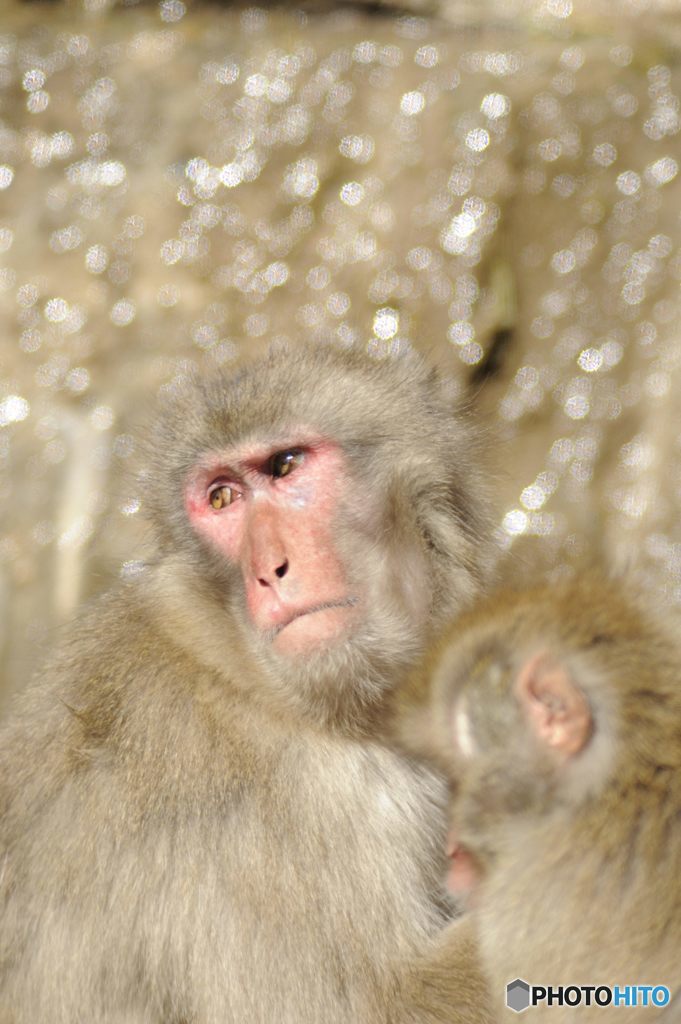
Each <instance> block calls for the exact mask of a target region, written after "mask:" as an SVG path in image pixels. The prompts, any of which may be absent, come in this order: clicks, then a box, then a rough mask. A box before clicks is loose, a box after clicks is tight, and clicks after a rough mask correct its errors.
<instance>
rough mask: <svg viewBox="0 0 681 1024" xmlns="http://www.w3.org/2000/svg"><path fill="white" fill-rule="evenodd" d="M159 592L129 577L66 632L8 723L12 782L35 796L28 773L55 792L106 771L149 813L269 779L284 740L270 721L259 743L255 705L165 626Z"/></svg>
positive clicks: (87, 783)
mask: <svg viewBox="0 0 681 1024" xmlns="http://www.w3.org/2000/svg"><path fill="white" fill-rule="evenodd" d="M154 596H155V594H154V588H153V586H152V585H151V581H147V580H140V581H137V582H135V583H134V584H130V585H127V584H126V585H124V586H122V587H120V588H118V589H116V590H114V591H112V592H111V593H109V594H107V595H105V596H104V597H102V598H100V599H99V600H96V601H95V602H93V603H92V604H91V605H90V606H89V607H88V608H86V609H85V611H84V612H83V613H82V614H81V616H80V617H79V619H78V621H77V622H75V623H74V624H73V625H72V626H71V628H70V629H69V630H68V631H67V632H66V633H65V635H64V638H63V641H62V643H61V645H60V646H59V648H58V650H57V652H56V653H55V654H54V655H51V656H50V659H49V661H48V662H46V664H45V665H44V667H43V668H42V669H41V670H40V671H39V672H38V674H37V676H36V678H35V679H34V681H33V683H32V684H31V685H30V686H29V687H28V688H27V691H26V692H25V693H24V694H23V695H21V697H20V699H19V700H18V701H17V705H16V708H15V709H14V711H13V712H12V713H11V714H10V715H9V716H8V719H7V721H6V722H5V724H4V727H3V732H4V738H3V741H2V744H1V745H2V747H3V755H2V761H3V762H4V764H5V765H6V772H5V778H6V779H8V780H9V788H10V789H11V790H14V791H15V792H23V793H24V796H25V795H26V790H25V788H23V786H22V780H19V779H17V775H18V774H21V775H22V776H24V777H25V781H26V782H27V784H29V785H30V787H35V788H37V790H38V791H42V790H46V791H49V792H54V789H55V787H59V786H60V785H68V786H69V787H73V786H75V787H76V788H78V787H81V788H87V787H91V786H92V785H93V784H95V785H96V780H97V779H98V778H99V779H101V780H102V781H103V784H104V785H105V788H106V786H112V787H113V785H114V784H117V783H118V782H120V784H121V785H123V786H124V788H125V790H126V800H127V802H128V807H129V808H130V807H131V806H134V805H135V804H138V805H139V811H140V813H141V814H144V813H147V811H148V809H149V808H150V807H152V806H153V807H157V808H159V809H161V805H162V804H163V803H164V802H167V803H168V804H169V805H174V806H175V807H176V808H179V807H180V806H181V805H182V803H183V802H185V801H186V802H190V803H191V804H192V805H196V801H199V802H200V801H202V800H204V801H208V802H209V803H211V804H212V803H214V802H215V801H226V802H230V801H233V800H234V799H235V794H236V793H240V792H242V791H243V789H244V787H246V786H247V785H248V783H249V780H252V779H253V778H254V777H255V776H256V775H257V776H258V778H259V779H260V780H261V779H262V776H263V774H264V773H265V772H266V771H267V759H268V753H269V752H270V749H271V747H273V746H274V745H276V742H277V739H276V737H275V736H272V737H271V743H270V742H268V736H267V730H266V729H265V728H264V725H262V724H261V725H260V726H259V728H258V746H257V748H255V749H254V744H253V743H252V741H251V740H250V736H251V735H253V731H254V730H253V717H254V716H255V715H256V714H257V712H256V710H255V709H253V708H247V707H245V704H244V700H243V698H242V696H241V695H240V694H239V692H238V691H237V690H236V689H235V691H234V692H233V693H232V692H231V688H230V686H229V677H228V676H227V675H225V674H223V675H221V676H219V675H218V673H217V672H216V671H215V670H214V669H212V668H211V667H210V666H209V665H206V664H204V663H202V662H201V661H199V660H197V659H196V658H195V657H193V656H192V655H191V653H190V651H189V650H188V648H187V647H186V645H185V644H183V643H179V642H176V641H175V640H174V639H173V638H172V635H171V633H172V630H166V629H164V628H163V623H162V621H161V616H160V615H159V614H158V608H157V607H156V608H155V601H154ZM235 661H236V657H235ZM27 752H28V753H29V756H28V757H27ZM46 795H47V794H46ZM166 810H167V808H166Z"/></svg>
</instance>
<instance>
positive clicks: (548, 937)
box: [398, 575, 681, 1024]
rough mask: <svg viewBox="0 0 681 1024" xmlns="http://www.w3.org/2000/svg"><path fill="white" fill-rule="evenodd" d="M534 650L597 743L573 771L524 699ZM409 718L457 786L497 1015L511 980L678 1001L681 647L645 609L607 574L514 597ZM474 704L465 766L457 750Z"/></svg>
mask: <svg viewBox="0 0 681 1024" xmlns="http://www.w3.org/2000/svg"><path fill="white" fill-rule="evenodd" d="M677 628H678V627H677ZM538 652H540V653H541V652H545V653H546V655H547V656H548V657H549V658H550V659H551V660H552V662H553V663H554V664H556V665H559V666H562V668H563V669H564V670H565V671H566V672H567V673H569V676H570V678H571V679H572V680H573V681H574V682H575V684H576V685H577V687H578V688H579V690H580V691H581V692H582V693H583V694H584V696H585V697H586V699H587V702H588V705H589V708H590V714H591V719H592V732H591V735H590V736H589V738H588V741H587V743H586V745H585V747H584V749H583V750H581V751H580V752H579V753H577V754H575V755H574V756H573V757H572V758H569V759H567V760H561V759H560V758H556V757H554V756H552V755H551V751H550V750H547V749H544V747H543V746H542V744H541V743H540V742H538V740H537V738H536V737H535V735H534V734H533V731H532V729H531V728H530V725H529V724H528V719H527V718H526V717H525V716H524V714H523V711H522V708H521V706H520V704H519V702H518V699H517V696H516V695H515V693H514V691H513V686H514V681H515V680H517V679H518V676H519V673H520V671H521V669H522V666H523V665H524V664H527V663H528V660H529V659H531V658H532V657H533V656H534V655H536V654H537V653H538ZM398 707H399V710H400V716H399V719H398V728H399V730H400V732H401V734H402V739H403V741H406V742H407V743H408V745H409V747H410V748H411V749H414V750H418V751H420V752H421V753H426V752H428V753H429V754H430V755H431V757H433V758H434V759H435V760H436V761H437V763H438V764H439V765H440V766H441V767H442V768H443V770H444V771H445V772H446V773H447V774H448V775H449V777H450V780H451V784H452V815H453V821H454V827H455V830H456V836H457V839H458V840H459V841H460V842H461V843H462V844H464V845H465V847H466V848H467V849H468V850H469V851H470V852H472V853H474V854H475V856H476V857H477V859H478V862H479V868H480V871H481V881H480V884H479V888H478V889H477V890H476V893H475V903H474V905H475V909H474V912H473V917H474V922H471V924H473V923H474V924H475V930H476V933H477V936H478V939H479V942H480V946H481V951H482V957H483V962H484V964H485V968H486V970H487V973H488V978H489V981H490V990H491V992H492V994H493V998H494V999H495V1002H496V1009H497V1012H498V1013H499V1014H500V1015H501V1016H502V1017H503V1019H506V1018H507V1017H508V1018H510V1017H511V1012H510V1011H507V1010H504V1009H503V1008H502V1004H503V995H504V992H505V985H506V983H507V982H508V981H511V980H512V979H514V978H517V977H521V978H524V979H526V980H527V981H529V982H530V983H532V984H537V985H548V984H553V985H570V984H576V985H589V984H591V985H594V984H596V985H598V984H605V985H615V984H619V985H634V984H640V985H646V984H648V985H658V984H662V985H667V986H668V987H669V988H670V989H671V992H672V994H673V993H675V992H676V991H678V989H679V987H680V986H681V960H680V958H679V950H680V949H681V885H680V884H679V879H680V878H681V645H680V644H679V642H678V640H677V639H676V637H675V636H674V632H673V626H672V624H671V623H669V624H665V622H664V614H663V613H662V612H660V611H659V610H656V609H655V606H654V604H653V603H652V602H651V601H650V600H649V598H646V597H645V596H641V597H638V596H637V595H636V592H635V589H634V587H632V586H630V585H629V584H628V583H626V582H622V581H619V580H618V581H614V582H610V581H607V580H605V579H602V578H600V577H598V576H596V575H586V576H585V577H583V578H581V579H579V580H578V581H576V582H572V583H566V584H561V585H559V586H545V587H540V588H537V589H534V590H528V591H525V592H520V593H513V592H502V593H500V594H499V595H497V596H495V597H493V598H490V599H487V601H485V602H483V603H482V604H481V605H480V606H478V607H476V608H474V609H473V610H471V611H470V612H469V613H467V614H466V615H465V616H464V617H463V618H462V619H461V620H460V621H458V622H457V623H456V624H455V626H454V628H453V629H452V630H450V631H449V632H448V633H447V634H446V635H445V637H444V639H443V641H442V643H441V645H440V646H439V647H438V648H436V649H435V650H434V651H433V653H432V654H431V656H430V659H429V661H428V663H427V665H426V666H425V668H424V670H423V671H422V672H420V673H418V674H417V675H415V676H414V677H413V679H411V680H410V682H409V684H408V685H407V686H405V688H404V689H403V691H402V692H401V694H400V695H399V699H398ZM462 707H465V708H466V709H467V718H468V723H469V727H470V734H469V735H470V742H471V749H472V751H473V752H472V753H469V754H468V755H467V756H465V755H464V753H463V752H462V750H460V749H459V750H457V744H456V742H455V735H456V718H455V713H456V710H457V709H459V708H462ZM678 1012H679V1011H678V1007H676V1006H675V1007H674V1008H673V1009H671V1008H670V1010H669V1011H667V1013H668V1016H664V1018H663V1019H664V1020H665V1021H666V1020H669V1021H672V1020H676V1019H677V1014H678ZM531 1013H532V1015H533V1019H537V1020H542V1021H543V1020H546V1021H547V1024H548V1022H550V1024H554V1022H555V1024H562V1022H568V1021H574V1020H580V1021H581V1020H593V1021H599V1022H603V1024H608V1022H609V1021H611V1020H612V1021H613V1022H614V1021H621V1022H623V1024H627V1022H629V1021H638V1020H643V1019H646V1020H656V1019H658V1017H659V1014H660V1011H659V1010H655V1009H651V1008H649V1009H646V1010H643V1009H641V1008H637V1009H629V1010H627V1009H625V1008H622V1007H610V1008H608V1009H606V1008H601V1007H594V1008H592V1009H586V1008H584V1007H580V1008H579V1009H574V1008H568V1007H564V1008H560V1007H558V1006H557V1005H554V1006H551V1007H550V1008H547V1007H545V1008H543V1009H542V1008H537V1009H535V1010H532V1011H531Z"/></svg>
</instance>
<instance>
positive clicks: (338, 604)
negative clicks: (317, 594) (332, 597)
mask: <svg viewBox="0 0 681 1024" xmlns="http://www.w3.org/2000/svg"><path fill="white" fill-rule="evenodd" d="M357 601H358V599H357V598H356V597H346V598H343V600H340V601H322V602H321V603H320V604H314V605H311V606H310V607H309V608H303V609H301V611H297V612H294V613H293V614H292V615H290V616H289V617H288V618H287V619H284V621H283V622H279V623H277V625H276V626H273V627H272V629H268V630H267V632H266V633H265V636H266V638H267V639H268V640H274V639H275V638H276V637H277V636H279V634H280V633H281V632H282V630H284V629H286V627H287V626H290V625H291V623H292V622H296V621H297V620H298V619H302V618H304V617H305V616H307V615H314V614H316V613H317V612H325V611H328V609H330V608H352V607H354V606H355V605H356V604H357Z"/></svg>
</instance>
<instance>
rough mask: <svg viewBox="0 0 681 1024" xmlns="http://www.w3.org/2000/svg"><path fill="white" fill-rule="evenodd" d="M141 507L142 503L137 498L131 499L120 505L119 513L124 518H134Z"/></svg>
mask: <svg viewBox="0 0 681 1024" xmlns="http://www.w3.org/2000/svg"><path fill="white" fill-rule="evenodd" d="M141 507H142V502H141V501H140V500H139V498H131V499H130V500H129V501H126V502H124V503H123V504H122V505H121V512H122V513H123V515H124V516H136V515H137V513H138V512H139V510H140V509H141Z"/></svg>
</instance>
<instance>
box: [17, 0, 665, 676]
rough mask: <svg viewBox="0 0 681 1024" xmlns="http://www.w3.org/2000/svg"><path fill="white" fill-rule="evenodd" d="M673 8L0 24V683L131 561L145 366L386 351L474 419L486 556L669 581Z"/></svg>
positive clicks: (589, 6) (82, 13)
mask: <svg viewBox="0 0 681 1024" xmlns="http://www.w3.org/2000/svg"><path fill="white" fill-rule="evenodd" d="M680 50H681V15H680V13H679V5H678V4H677V3H676V2H671V0H669V2H666V3H665V2H656V3H652V2H649V3H646V2H643V0H641V2H634V0H630V2H621V3H617V4H614V3H605V2H601V3H597V2H596V3H586V2H582V0H572V2H570V0H546V2H544V3H531V2H529V0H522V2H521V0H517V2H511V0H508V2H496V3H495V2H488V3H486V4H479V3H475V4H474V3H467V4H464V3H458V2H456V0H450V2H449V3H443V4H441V5H438V4H432V3H431V4H416V3H415V4H413V5H411V6H409V7H407V8H402V9H399V10H398V9H395V8H392V7H386V8H385V9H384V10H379V11H376V10H374V9H371V10H370V9H367V8H364V7H362V6H361V5H359V6H357V7H354V8H350V7H347V6H344V7H343V8H338V9H334V7H333V5H324V6H318V7H312V6H311V7H308V8H307V10H305V11H300V10H296V9H294V8H293V7H284V8H278V9H274V8H267V9H265V8H258V7H236V6H232V5H227V4H224V5H222V6H220V5H202V4H200V3H195V4H189V3H186V4H183V3H181V2H179V0H166V2H163V3H160V4H156V3H148V4H138V5H136V4H118V5H116V4H110V3H102V2H100V0H87V2H84V3H80V2H79V3H71V4H58V3H57V4H55V3H44V4H43V3H30V4H20V3H13V2H12V0H5V4H4V6H3V7H2V13H1V14H0V260H1V261H2V262H1V263H0V326H1V334H0V467H1V469H0V472H1V473H2V477H1V480H2V484H1V494H0V508H1V516H2V537H1V539H0V652H1V661H2V673H3V682H2V686H3V688H4V690H5V691H8V690H10V689H12V688H15V687H18V686H20V685H22V683H23V682H24V681H25V679H26V678H27V677H28V675H29V674H30V672H31V671H32V670H33V669H34V667H35V665H36V664H39V663H40V662H41V660H43V659H44V658H45V657H48V656H49V654H48V652H49V648H50V645H51V644H52V642H53V640H54V636H55V630H56V629H57V628H58V626H59V624H60V623H62V622H64V621H65V620H68V619H69V618H70V617H71V616H72V615H73V614H74V613H75V612H76V610H77V607H78V605H79V604H80V603H81V602H82V601H83V600H85V599H86V598H87V597H88V596H90V595H92V594H95V593H97V592H99V591H101V590H102V589H103V588H105V587H106V586H108V585H109V583H110V582H111V580H112V579H115V578H116V577H118V576H119V575H121V574H122V575H124V576H125V575H129V574H131V573H134V572H135V571H137V570H138V567H139V564H140V560H142V559H143V558H144V556H145V552H146V551H147V544H146V539H145V531H144V527H143V513H144V499H145V495H144V489H143V487H142V486H140V485H139V484H138V483H137V481H136V479H135V476H134V473H133V472H131V470H130V467H131V466H133V465H134V460H135V450H136V444H137V440H136V439H137V438H138V437H139V431H140V430H141V429H143V426H142V424H143V423H144V421H145V418H146V417H147V416H148V414H149V412H150V410H151V409H152V408H153V405H154V401H155V396H156V394H157V393H158V391H159V389H161V388H164V387H167V386H169V385H171V384H172V382H173V381H174V380H176V379H177V378H178V377H182V375H184V374H186V373H187V371H188V369H189V368H190V367H193V366H195V365H196V366H199V367H203V366H209V365H212V364H214V363H215V362H218V363H222V364H229V363H231V362H232V361H235V360H236V359H238V356H239V354H240V353H241V352H244V351H250V350H252V349H255V348H258V347H260V346H264V345H266V344H267V343H268V342H269V341H271V340H272V339H276V338H281V337H290V338H295V337H298V336H305V337H311V338H313V339H316V340H318V341H320V342H328V341H329V340H331V341H333V342H334V343H336V344H341V345H356V346H362V347H366V348H368V349H369V351H371V352H372V353H373V354H374V356H375V357H376V358H377V359H384V358H390V357H391V355H392V354H394V353H395V352H397V351H399V350H400V349H401V348H405V347H408V346H414V347H416V348H418V349H420V350H422V351H424V352H426V353H427V354H428V355H429V358H432V359H433V361H434V362H436V363H438V364H439V365H440V366H441V367H442V369H443V370H444V372H445V373H446V374H447V375H449V376H450V377H451V379H452V381H453V391H456V392H458V393H459V394H460V395H461V396H463V397H465V398H467V399H468V400H470V401H471V403H472V404H473V405H475V406H476V407H478V408H479V409H480V413H481V416H482V417H483V420H484V422H485V424H486V426H485V429H487V430H488V431H489V432H490V436H491V437H492V438H493V441H492V444H491V448H492V463H493V469H492V475H493V480H494V490H495V492H496V494H497V496H498V509H497V541H498V544H499V549H500V555H501V560H500V573H501V575H504V576H508V577H510V578H513V579H521V580H523V579H525V578H527V576H528V575H530V574H531V573H533V572H536V573H539V574H541V575H549V576H555V575H557V574H561V573H564V572H568V571H571V567H573V566H575V565H579V564H582V563H583V562H584V561H587V562H589V561H592V560H594V559H599V558H603V557H604V558H605V559H606V560H607V561H608V562H610V563H612V562H614V563H620V562H622V561H623V560H631V561H633V562H634V563H635V564H636V566H637V567H638V569H639V572H640V574H641V577H642V578H643V579H644V580H647V581H649V583H650V584H651V585H652V587H653V588H654V589H656V590H659V591H660V592H661V593H662V594H663V595H664V596H665V599H667V600H668V601H669V602H670V603H678V601H679V599H680V598H681V547H680V546H679V544H680V541H681V536H680V530H679V526H678V519H679V517H678V512H677V509H678V491H679V483H680V480H681V477H680V475H679V445H680V438H681V416H680V414H679V382H678V377H679V354H680V352H681V348H680V346H679V341H678V338H677V334H678V328H677V324H678V320H679V281H680V280H681V252H680V249H679V242H680V239H681V222H680V220H679V211H680V210H681V201H680V200H681V176H680V175H679V163H680V162H681V147H680V144H679V138H680V134H679V133H680V130H681V110H680V97H681V72H680V71H679V53H680Z"/></svg>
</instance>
